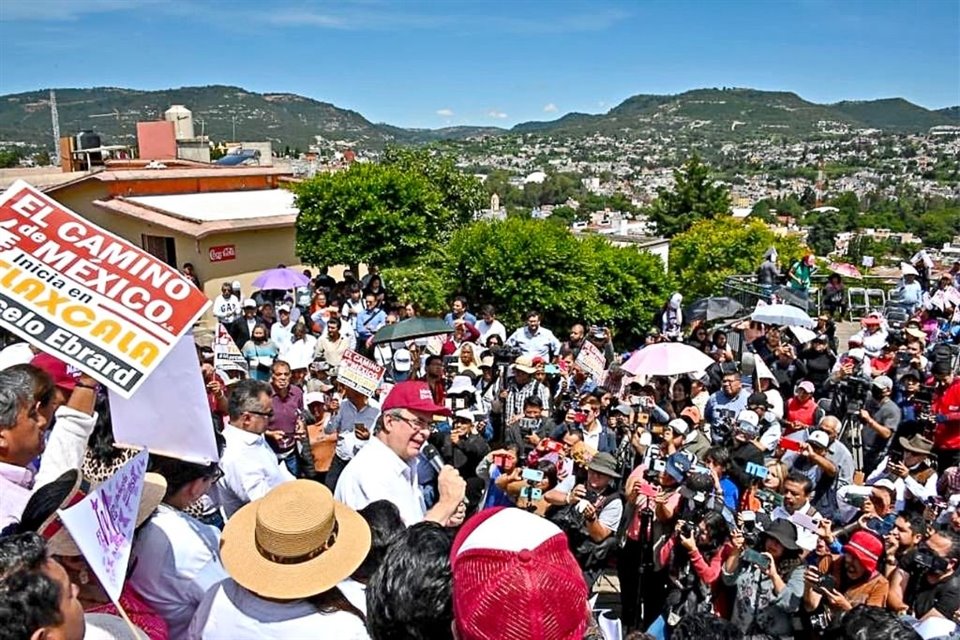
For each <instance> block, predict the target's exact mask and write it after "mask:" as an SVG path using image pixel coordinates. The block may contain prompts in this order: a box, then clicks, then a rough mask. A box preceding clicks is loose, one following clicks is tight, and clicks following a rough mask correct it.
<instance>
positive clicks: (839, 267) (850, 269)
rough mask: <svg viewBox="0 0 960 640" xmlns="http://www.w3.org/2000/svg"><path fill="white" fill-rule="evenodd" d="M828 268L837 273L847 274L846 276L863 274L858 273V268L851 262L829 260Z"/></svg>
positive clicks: (860, 276) (854, 276)
mask: <svg viewBox="0 0 960 640" xmlns="http://www.w3.org/2000/svg"><path fill="white" fill-rule="evenodd" d="M829 269H830V271H832V272H834V273H836V274H838V275H841V276H847V277H848V278H862V277H863V274H862V273H860V269H857V268H856V267H855V266H853V265H852V264H847V263H846V262H831V263H830V267H829Z"/></svg>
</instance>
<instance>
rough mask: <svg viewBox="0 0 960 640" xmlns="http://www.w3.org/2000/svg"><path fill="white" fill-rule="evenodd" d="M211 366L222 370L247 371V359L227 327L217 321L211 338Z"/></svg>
mask: <svg viewBox="0 0 960 640" xmlns="http://www.w3.org/2000/svg"><path fill="white" fill-rule="evenodd" d="M213 366H214V368H215V369H220V370H222V371H243V372H244V373H246V372H247V359H246V358H244V357H243V353H242V352H241V351H240V349H239V348H238V347H237V343H236V342H234V341H233V338H232V337H231V336H230V333H229V332H228V331H227V328H226V327H225V326H223V325H222V324H220V323H217V335H216V337H215V338H214V339H213Z"/></svg>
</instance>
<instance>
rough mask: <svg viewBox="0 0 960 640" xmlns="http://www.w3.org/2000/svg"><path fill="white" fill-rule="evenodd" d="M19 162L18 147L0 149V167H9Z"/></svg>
mask: <svg viewBox="0 0 960 640" xmlns="http://www.w3.org/2000/svg"><path fill="white" fill-rule="evenodd" d="M19 164H20V151H19V150H18V149H0V169H10V168H11V167H16V166H17V165H19Z"/></svg>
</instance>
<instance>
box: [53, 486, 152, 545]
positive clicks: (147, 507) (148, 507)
mask: <svg viewBox="0 0 960 640" xmlns="http://www.w3.org/2000/svg"><path fill="white" fill-rule="evenodd" d="M80 480H81V478H80V474H78V478H77V483H76V484H74V486H73V489H71V490H70V493H68V494H67V497H66V498H64V500H63V502H62V503H61V504H60V507H59V509H67V508H69V507H71V506H73V505H75V504H76V503H78V502H80V500H82V499H83V498H84V497H86V494H84V492H83V491H81V489H80V484H81V483H80ZM166 493H167V481H166V479H165V478H164V477H163V476H162V475H160V474H159V473H147V474H145V475H144V476H143V493H141V494H140V504H139V506H138V507H137V521H136V524H135V525H134V526H135V527H139V526H140V525H142V524H143V523H144V522H146V521H147V518H149V517H150V516H151V515H152V514H153V512H154V511H156V510H157V507H159V506H160V503H161V502H163V496H164V495H166ZM59 509H58V511H59ZM39 533H40V535H42V536H43V537H44V538H46V539H47V549H49V550H50V553H51V555H55V556H80V555H83V553H81V551H80V547H78V546H77V543H76V542H74V540H73V536H71V535H70V532H69V531H67V528H66V527H65V526H63V523H62V522H61V521H60V516H59V515H57V513H56V512H54V513H53V514H52V515H51V516H50V517H49V518H47V519H46V520H45V521H44V522H43V524H41V525H40V530H39Z"/></svg>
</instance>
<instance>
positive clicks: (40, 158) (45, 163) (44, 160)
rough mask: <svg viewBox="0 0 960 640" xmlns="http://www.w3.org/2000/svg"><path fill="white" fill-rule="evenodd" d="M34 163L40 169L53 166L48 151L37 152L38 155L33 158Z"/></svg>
mask: <svg viewBox="0 0 960 640" xmlns="http://www.w3.org/2000/svg"><path fill="white" fill-rule="evenodd" d="M33 161H34V162H35V163H36V164H37V166H38V167H49V166H50V164H51V162H50V152H48V151H47V150H46V149H43V150H41V151H39V152H37V154H36V155H34V156H33Z"/></svg>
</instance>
